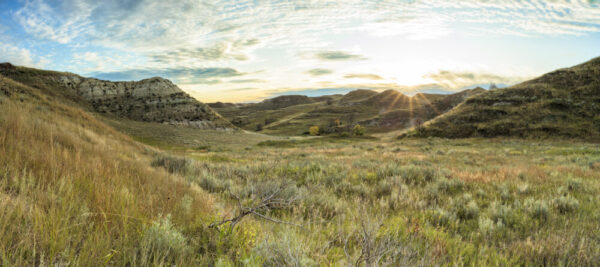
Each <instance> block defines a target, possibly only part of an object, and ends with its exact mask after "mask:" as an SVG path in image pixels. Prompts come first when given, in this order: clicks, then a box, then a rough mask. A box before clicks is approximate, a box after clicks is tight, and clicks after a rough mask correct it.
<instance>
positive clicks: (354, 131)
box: [352, 124, 366, 136]
mask: <svg viewBox="0 0 600 267" xmlns="http://www.w3.org/2000/svg"><path fill="white" fill-rule="evenodd" d="M365 132H366V131H365V127H362V126H360V124H357V125H355V126H354V128H352V134H353V135H356V136H363V135H365Z"/></svg>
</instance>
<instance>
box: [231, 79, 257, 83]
mask: <svg viewBox="0 0 600 267" xmlns="http://www.w3.org/2000/svg"><path fill="white" fill-rule="evenodd" d="M227 82H229V83H266V82H267V81H265V80H261V79H240V80H231V81H227Z"/></svg>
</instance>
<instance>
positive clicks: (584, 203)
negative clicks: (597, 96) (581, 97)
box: [158, 138, 600, 266]
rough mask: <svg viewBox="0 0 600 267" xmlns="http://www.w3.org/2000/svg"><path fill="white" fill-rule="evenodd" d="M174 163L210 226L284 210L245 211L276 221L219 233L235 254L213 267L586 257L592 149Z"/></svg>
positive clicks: (330, 143) (384, 148)
mask: <svg viewBox="0 0 600 267" xmlns="http://www.w3.org/2000/svg"><path fill="white" fill-rule="evenodd" d="M187 158H188V159H187V160H185V161H184V162H185V164H182V165H181V166H179V167H178V168H172V165H170V163H169V161H168V160H167V161H166V163H165V162H164V161H163V162H161V163H162V166H166V167H167V169H169V168H170V170H171V171H172V172H174V173H178V174H179V175H181V176H182V177H185V179H186V180H187V181H189V182H190V183H192V184H197V185H198V186H199V187H201V188H203V189H204V190H206V191H208V192H211V195H212V196H213V197H214V198H215V199H219V200H220V201H222V202H221V203H223V210H222V211H221V212H220V214H219V216H220V218H216V221H219V220H226V219H231V218H235V217H236V216H238V215H240V214H241V213H242V212H243V211H244V210H248V209H250V208H252V207H255V206H259V203H262V200H263V199H264V198H265V196H266V195H270V194H271V193H273V194H275V195H276V197H278V199H279V201H283V202H285V205H281V206H275V207H270V208H268V209H264V210H261V212H260V213H259V214H260V215H265V216H268V218H272V219H275V220H277V221H278V222H273V221H271V220H270V219H264V218H261V216H260V215H253V214H249V215H248V216H245V217H243V219H242V220H241V222H238V223H237V224H236V226H235V227H234V228H233V229H230V228H229V227H228V225H229V223H225V224H224V225H222V226H221V228H220V229H221V231H225V232H227V233H229V231H231V230H232V233H231V235H232V238H233V236H236V238H241V239H243V240H244V242H246V244H247V246H246V247H245V248H246V250H244V251H243V252H242V251H240V252H239V254H236V255H231V254H230V255H220V256H217V255H215V258H216V259H217V262H220V263H228V264H234V263H236V262H237V263H239V262H244V263H254V264H257V265H260V264H263V265H269V266H279V265H300V266H305V265H345V264H348V263H351V264H358V265H362V264H364V265H372V264H375V263H378V264H380V265H398V264H400V265H423V266H430V265H473V266H481V265H491V266H494V265H496V266H506V265H520V264H522V265H551V266H554V265H565V266H566V265H570V266H585V265H590V266H591V265H595V264H596V263H597V262H599V261H600V242H599V240H600V229H599V227H600V224H598V220H599V219H600V211H599V210H598V203H600V199H599V197H598V195H599V194H598V193H600V182H599V180H598V179H599V178H600V175H599V173H600V172H599V170H600V146H598V145H597V144H586V143H577V142H557V141H546V142H543V141H527V140H514V139H464V140H445V139H409V140H402V141H386V140H372V139H371V140H370V139H352V140H344V139H336V138H313V139H307V140H278V141H267V142H261V143H259V144H258V145H255V146H251V147H249V148H246V149H245V150H243V151H236V152H235V153H232V152H208V153H198V152H189V153H188V156H187ZM158 165H161V164H158ZM278 190H279V191H278ZM238 201H240V204H241V205H240V206H238ZM290 224H294V225H290Z"/></svg>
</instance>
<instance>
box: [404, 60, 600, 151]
mask: <svg viewBox="0 0 600 267" xmlns="http://www.w3.org/2000/svg"><path fill="white" fill-rule="evenodd" d="M403 136H422V137H425V136H437V137H448V138H465V137H494V136H516V137H569V138H572V137H575V138H583V139H594V140H598V139H600V58H595V59H592V60H590V61H588V62H585V63H583V64H580V65H577V66H574V67H571V68H564V69H559V70H556V71H553V72H550V73H547V74H545V75H542V76H541V77H539V78H536V79H533V80H530V81H526V82H523V83H520V84H517V85H514V86H512V87H508V88H503V89H494V90H490V91H487V92H484V93H481V94H478V95H476V96H474V97H472V98H469V99H468V100H466V101H465V102H464V103H463V104H461V105H458V106H457V107H456V108H454V109H453V110H451V111H450V112H448V113H447V114H444V115H443V116H440V117H438V118H436V119H435V120H433V121H431V122H430V123H427V124H426V125H424V127H422V128H419V129H417V130H413V131H411V132H408V133H406V134H404V135H403Z"/></svg>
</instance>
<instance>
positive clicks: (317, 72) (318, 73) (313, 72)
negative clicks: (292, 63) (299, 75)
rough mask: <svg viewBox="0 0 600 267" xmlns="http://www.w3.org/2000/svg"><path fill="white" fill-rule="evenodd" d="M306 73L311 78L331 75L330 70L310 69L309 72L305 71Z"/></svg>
mask: <svg viewBox="0 0 600 267" xmlns="http://www.w3.org/2000/svg"><path fill="white" fill-rule="evenodd" d="M306 73H308V74H310V75H312V76H321V75H327V74H331V73H333V71H332V70H330V69H310V70H307V71H306Z"/></svg>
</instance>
